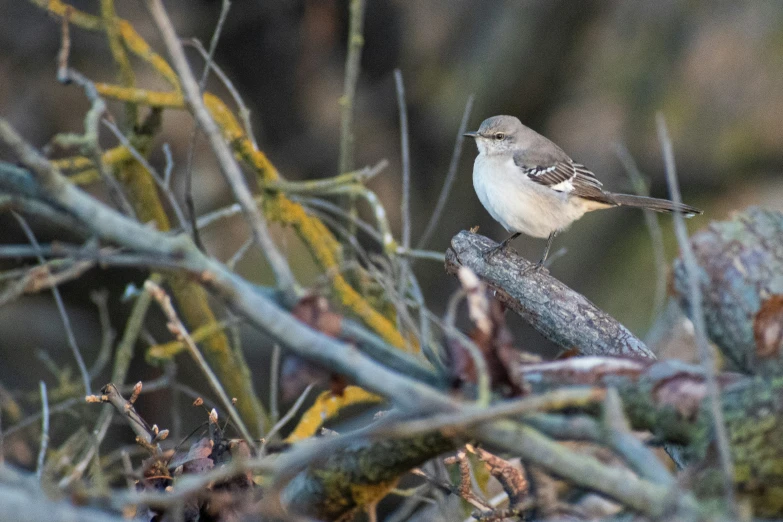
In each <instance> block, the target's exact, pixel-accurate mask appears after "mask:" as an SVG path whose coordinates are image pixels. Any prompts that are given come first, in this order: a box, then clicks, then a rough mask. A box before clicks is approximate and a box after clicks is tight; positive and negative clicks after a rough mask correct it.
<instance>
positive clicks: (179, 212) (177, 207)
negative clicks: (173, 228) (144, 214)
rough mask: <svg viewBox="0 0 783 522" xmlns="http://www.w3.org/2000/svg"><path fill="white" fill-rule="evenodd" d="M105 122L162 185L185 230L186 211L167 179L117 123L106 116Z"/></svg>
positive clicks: (178, 221) (162, 189)
mask: <svg viewBox="0 0 783 522" xmlns="http://www.w3.org/2000/svg"><path fill="white" fill-rule="evenodd" d="M103 124H104V125H105V126H106V128H107V129H109V130H110V131H111V133H112V134H114V137H115V138H117V141H119V142H120V143H121V144H122V146H123V147H125V148H127V149H128V151H129V152H130V153H131V156H133V159H135V160H136V161H138V162H139V163H141V166H142V167H144V168H145V169H146V170H147V172H149V173H150V176H152V179H153V180H155V184H156V185H158V187H160V191H161V193H163V195H164V196H166V199H167V200H168V202H169V205H170V206H171V210H172V211H173V212H174V215H175V216H177V223H179V226H180V227H182V229H183V230H186V228H185V227H186V226H187V223H188V222H187V219H186V218H185V213H184V212H182V208H181V207H180V205H179V202H178V201H177V198H175V197H174V192H173V191H172V190H171V188H170V187H169V186H168V184H167V183H166V179H165V178H164V177H161V175H160V174H159V173H158V171H157V170H156V169H155V168H153V166H152V165H151V164H150V162H149V161H147V158H145V157H144V155H143V154H142V153H141V152H139V151H138V150H137V149H136V147H134V146H133V144H132V143H131V142H130V140H129V139H128V138H127V137H126V136H125V135H124V134H123V133H122V131H121V130H120V129H119V127H117V125H115V123H114V122H112V121H110V120H108V119H106V118H104V119H103ZM167 166H168V162H167Z"/></svg>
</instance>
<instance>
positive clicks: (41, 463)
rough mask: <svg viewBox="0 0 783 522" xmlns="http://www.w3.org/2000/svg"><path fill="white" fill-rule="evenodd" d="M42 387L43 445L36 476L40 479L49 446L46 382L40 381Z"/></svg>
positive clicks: (39, 453) (39, 452) (39, 450)
mask: <svg viewBox="0 0 783 522" xmlns="http://www.w3.org/2000/svg"><path fill="white" fill-rule="evenodd" d="M40 388H41V447H40V448H39V449H38V464H37V466H36V468H35V476H36V478H37V479H38V480H39V481H40V480H41V476H42V475H43V469H44V460H45V459H46V449H47V448H48V447H49V398H48V397H47V395H46V383H45V382H43V381H40Z"/></svg>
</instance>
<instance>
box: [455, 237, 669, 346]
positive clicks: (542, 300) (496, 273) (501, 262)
mask: <svg viewBox="0 0 783 522" xmlns="http://www.w3.org/2000/svg"><path fill="white" fill-rule="evenodd" d="M495 245H496V243H494V242H493V241H492V240H491V239H489V238H486V237H484V236H481V235H478V234H473V233H470V232H467V231H464V230H463V231H462V232H460V233H459V234H457V235H456V236H454V237H453V238H452V240H451V247H450V248H449V249H448V250H447V251H446V270H447V271H448V272H449V273H451V274H454V273H456V271H457V270H459V267H460V266H466V267H468V268H470V269H471V270H473V271H474V272H475V273H476V274H477V275H478V276H479V277H480V278H481V279H482V280H483V281H484V282H485V283H486V284H487V285H489V286H490V287H491V288H492V289H493V290H495V291H496V296H497V297H498V299H500V300H501V301H502V302H503V303H505V304H506V306H508V307H509V308H511V309H512V310H514V311H515V312H516V313H518V314H519V315H520V316H521V317H522V318H523V319H525V320H526V321H527V322H529V323H530V324H531V325H532V326H533V327H534V328H535V329H536V330H538V331H539V332H540V333H541V334H542V335H544V336H545V337H546V338H547V339H550V340H552V341H553V342H555V343H557V344H559V345H560V346H562V347H563V348H565V349H571V348H576V349H578V350H579V352H580V353H581V354H583V355H616V356H623V357H636V358H646V359H654V358H655V355H653V353H652V352H651V351H650V350H649V349H648V348H647V347H646V346H645V345H644V343H643V342H642V341H641V340H640V339H638V338H637V337H636V336H634V335H633V334H632V333H631V332H630V331H628V329H627V328H626V327H624V326H623V325H621V324H620V323H618V322H617V321H616V320H615V319H614V318H612V317H611V316H610V315H608V314H607V313H606V312H604V311H603V310H601V309H599V308H598V307H597V306H595V305H594V304H593V303H591V302H590V301H589V300H588V299H587V298H586V297H584V296H583V295H581V294H579V293H577V292H575V291H573V290H572V289H570V288H569V287H567V286H566V285H564V284H563V283H561V282H560V281H558V280H557V279H555V278H554V277H551V276H550V275H549V273H548V272H547V271H546V270H541V271H538V272H535V271H528V272H526V273H524V274H523V273H522V271H523V270H524V269H526V268H528V267H530V265H531V263H530V262H529V261H527V260H526V259H524V258H523V257H521V256H519V254H517V253H516V252H514V251H513V250H510V249H507V250H505V251H503V252H498V253H497V254H496V255H494V256H493V257H492V258H490V259H489V260H485V259H484V252H486V251H487V250H489V249H490V248H492V247H494V246H495Z"/></svg>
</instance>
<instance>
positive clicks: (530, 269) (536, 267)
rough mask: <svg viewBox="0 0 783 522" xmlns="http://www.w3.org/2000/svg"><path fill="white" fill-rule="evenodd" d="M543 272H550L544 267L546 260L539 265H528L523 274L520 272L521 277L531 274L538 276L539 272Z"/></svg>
mask: <svg viewBox="0 0 783 522" xmlns="http://www.w3.org/2000/svg"><path fill="white" fill-rule="evenodd" d="M542 270H543V271H544V272H548V271H549V270H547V268H546V267H545V266H544V260H543V259H542V260H541V261H539V262H538V263H536V264H534V265H533V264H530V265H527V266H526V267H525V268H523V269H522V272H520V275H527V274H529V273H534V274H536V273H538V272H541V271H542Z"/></svg>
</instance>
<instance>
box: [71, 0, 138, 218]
mask: <svg viewBox="0 0 783 522" xmlns="http://www.w3.org/2000/svg"><path fill="white" fill-rule="evenodd" d="M101 9H102V11H104V13H105V14H106V15H107V16H108V17H110V18H111V20H112V22H111V23H110V24H108V25H107V27H106V30H107V34H108V35H109V42H110V43H112V36H113V35H114V34H116V27H115V26H114V24H113V21H114V9H113V4H112V3H111V2H109V3H106V2H103V3H102V5H101ZM68 22H69V16H68V15H66V16H63V20H62V37H61V44H60V52H59V54H58V56H57V60H58V68H57V80H58V81H59V82H61V83H71V82H74V83H76V84H77V85H79V86H80V87H82V89H84V93H85V95H86V96H87V99H88V100H90V103H91V105H92V106H91V107H90V110H89V111H88V112H87V115H86V116H85V119H84V135H83V136H77V135H70V134H65V135H60V136H58V139H57V140H58V141H60V142H61V143H64V144H75V145H80V146H81V147H82V149H83V150H84V151H85V152H86V153H87V154H88V155H89V156H90V157H91V158H92V159H93V162H94V163H95V168H96V169H97V170H98V173H99V174H100V175H101V178H102V179H103V181H104V183H106V187H107V188H108V190H109V195H110V196H111V198H112V201H113V202H114V203H115V204H116V205H117V206H118V207H119V208H121V209H122V211H123V212H124V213H125V214H127V215H129V216H135V215H136V214H135V212H134V211H133V207H132V206H131V204H130V202H129V201H128V198H126V197H125V193H124V192H123V190H122V187H121V186H120V184H119V183H118V182H117V180H116V179H115V178H114V176H112V175H111V174H109V173H108V172H107V170H106V166H105V165H104V164H103V160H102V156H103V153H102V151H101V148H100V144H99V141H98V130H99V121H100V118H101V116H103V114H105V113H106V112H107V111H106V102H105V101H103V98H101V97H100V96H99V95H98V91H97V89H96V88H95V84H94V83H93V82H91V81H90V80H88V79H87V77H85V76H84V75H82V74H81V73H79V72H78V71H76V70H74V69H71V68H69V67H68V57H69V53H70V51H71V36H70V29H69V27H70V26H69V23H68ZM112 51H113V52H115V51H116V52H115V58H117V59H118V61H120V62H121V63H122V61H123V60H126V58H125V54H124V52H123V51H122V48H121V47H120V48H119V49H116V48H115V47H114V46H112ZM129 70H130V69H129V68H128V69H125V68H123V72H126V71H129ZM130 74H131V77H130V78H126V79H129V80H130V81H131V82H132V81H133V78H132V72H131V73H130ZM133 123H135V122H133ZM133 123H132V124H133Z"/></svg>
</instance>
